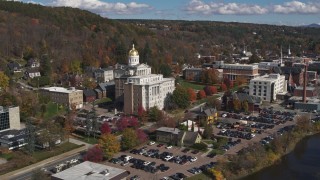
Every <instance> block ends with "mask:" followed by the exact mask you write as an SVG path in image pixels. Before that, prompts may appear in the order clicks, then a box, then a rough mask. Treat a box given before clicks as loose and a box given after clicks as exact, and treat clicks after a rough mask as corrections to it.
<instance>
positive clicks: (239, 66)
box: [221, 63, 258, 70]
mask: <svg viewBox="0 0 320 180" xmlns="http://www.w3.org/2000/svg"><path fill="white" fill-rule="evenodd" d="M221 68H222V69H247V70H252V69H258V65H252V64H238V63H237V64H223V65H221Z"/></svg>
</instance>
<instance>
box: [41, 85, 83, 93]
mask: <svg viewBox="0 0 320 180" xmlns="http://www.w3.org/2000/svg"><path fill="white" fill-rule="evenodd" d="M42 89H43V90H47V91H50V92H59V93H68V94H69V93H72V92H82V90H78V89H75V88H74V87H71V88H69V89H67V88H64V87H47V88H42Z"/></svg>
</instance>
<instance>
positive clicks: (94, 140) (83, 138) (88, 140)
mask: <svg viewBox="0 0 320 180" xmlns="http://www.w3.org/2000/svg"><path fill="white" fill-rule="evenodd" d="M77 135H78V136H77V137H76V138H77V139H78V140H79V141H83V142H85V143H89V144H98V141H99V137H98V136H96V138H94V137H93V136H89V137H88V136H82V135H79V134H77ZM80 137H81V138H80Z"/></svg>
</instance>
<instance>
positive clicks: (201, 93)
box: [198, 90, 207, 99]
mask: <svg viewBox="0 0 320 180" xmlns="http://www.w3.org/2000/svg"><path fill="white" fill-rule="evenodd" d="M198 97H199V99H203V98H205V97H207V96H206V92H204V90H200V91H199V92H198Z"/></svg>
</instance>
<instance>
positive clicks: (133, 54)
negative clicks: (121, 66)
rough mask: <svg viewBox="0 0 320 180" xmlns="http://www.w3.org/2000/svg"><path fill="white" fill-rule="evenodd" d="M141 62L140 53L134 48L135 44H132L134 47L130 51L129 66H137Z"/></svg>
mask: <svg viewBox="0 0 320 180" xmlns="http://www.w3.org/2000/svg"><path fill="white" fill-rule="evenodd" d="M138 64H139V53H138V51H137V50H136V49H135V48H134V44H132V49H131V50H130V51H129V59H128V65H129V66H135V65H138Z"/></svg>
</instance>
